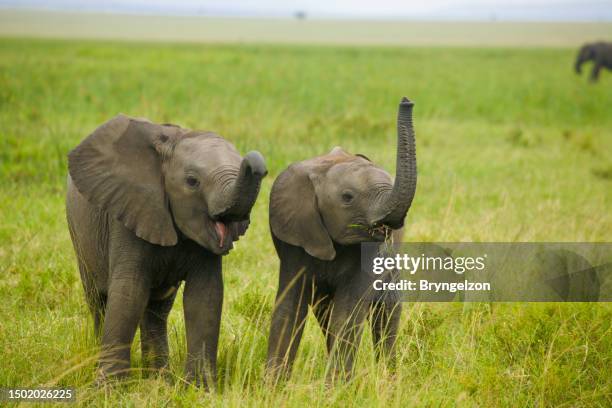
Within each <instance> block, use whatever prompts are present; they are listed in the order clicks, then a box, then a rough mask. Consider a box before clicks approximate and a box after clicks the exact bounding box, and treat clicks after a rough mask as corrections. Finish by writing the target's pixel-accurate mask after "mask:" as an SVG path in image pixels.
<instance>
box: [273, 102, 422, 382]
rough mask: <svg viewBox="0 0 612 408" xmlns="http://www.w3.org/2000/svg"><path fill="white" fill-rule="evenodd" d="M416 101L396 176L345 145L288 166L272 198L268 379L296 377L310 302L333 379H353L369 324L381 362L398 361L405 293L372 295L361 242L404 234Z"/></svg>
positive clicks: (402, 131)
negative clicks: (274, 276)
mask: <svg viewBox="0 0 612 408" xmlns="http://www.w3.org/2000/svg"><path fill="white" fill-rule="evenodd" d="M412 107H413V103H412V102H410V101H409V100H408V99H406V98H404V99H402V101H401V103H400V107H399V115H398V145H397V164H396V166H397V167H396V173H397V174H396V179H395V182H392V179H391V177H390V176H389V174H388V173H387V172H386V171H385V170H383V169H382V168H380V167H378V166H376V165H375V164H374V163H372V162H371V161H370V160H369V159H368V158H367V157H365V156H363V155H359V154H357V155H353V154H349V153H347V152H345V151H344V150H342V149H341V148H339V147H336V148H334V149H333V150H332V151H331V152H330V153H328V154H326V155H323V156H319V157H316V158H313V159H310V160H305V161H302V162H299V163H294V164H292V165H290V166H289V167H288V168H287V169H286V170H284V171H283V172H282V173H281V174H280V175H279V176H278V178H277V179H276V180H275V182H274V185H273V186H272V191H271V194H270V228H271V231H272V236H273V241H274V246H275V248H276V252H277V254H278V256H279V258H280V276H279V287H278V292H277V295H276V304H275V308H274V311H273V315H272V322H271V328H270V336H269V343H268V357H267V364H266V366H267V367H266V371H267V377H268V379H269V380H270V379H271V380H273V381H276V380H278V379H280V378H281V377H287V376H289V375H290V372H291V366H292V363H293V360H294V358H295V355H296V352H297V349H298V345H299V343H300V339H301V336H302V331H303V329H304V323H305V319H306V316H307V313H308V306H309V305H310V306H311V307H312V309H313V312H314V314H315V316H316V318H317V319H318V322H319V324H320V326H321V329H322V330H323V333H324V335H325V337H326V342H327V350H328V352H329V353H330V355H331V358H332V368H333V369H332V370H330V371H329V372H328V375H329V376H330V377H331V378H330V379H331V380H333V379H335V378H340V379H342V378H346V377H348V376H350V374H351V371H352V367H353V361H354V356H355V352H356V349H357V344H358V343H359V339H360V336H361V330H362V327H363V324H364V323H365V321H366V320H367V319H368V318H369V320H370V323H371V326H372V331H373V340H374V343H375V349H376V350H377V357H381V356H385V357H387V358H388V359H390V360H391V362H392V361H393V355H394V345H395V339H396V335H397V330H398V325H399V318H400V313H401V307H400V303H399V299H398V297H397V296H392V295H388V296H387V294H375V295H374V296H371V291H372V284H373V281H374V279H375V278H376V275H371V274H368V273H364V272H362V271H360V261H361V251H360V249H361V248H360V244H361V243H362V242H366V241H378V242H382V241H383V240H385V239H386V237H388V236H389V235H390V234H394V235H396V238H398V236H401V234H399V231H398V230H400V228H402V226H403V224H404V218H405V217H406V214H407V212H408V209H409V208H410V205H411V203H412V199H413V197H414V194H415V190H416V180H417V179H416V176H417V172H416V152H415V140H414V131H413V126H412Z"/></svg>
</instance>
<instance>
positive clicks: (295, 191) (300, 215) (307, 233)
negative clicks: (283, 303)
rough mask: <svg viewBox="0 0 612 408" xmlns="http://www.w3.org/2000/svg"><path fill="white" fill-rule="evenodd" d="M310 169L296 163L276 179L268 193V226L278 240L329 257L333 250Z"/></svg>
mask: <svg viewBox="0 0 612 408" xmlns="http://www.w3.org/2000/svg"><path fill="white" fill-rule="evenodd" d="M310 171H311V170H310V169H309V168H308V167H307V166H305V165H304V164H301V163H297V164H293V165H291V166H289V168H288V169H287V170H285V171H284V172H283V173H282V174H281V175H280V176H279V177H278V178H277V179H276V181H275V182H274V185H273V186H272V192H271V193H270V228H271V229H272V232H273V233H274V235H275V236H276V237H277V238H279V239H280V240H282V241H285V242H287V243H289V244H291V245H295V246H299V247H302V248H303V249H304V250H305V251H306V252H307V253H308V254H309V255H312V256H314V257H315V258H318V259H322V260H325V261H331V260H332V259H334V258H335V257H336V250H335V249H334V244H333V242H332V240H331V237H330V236H329V233H328V232H327V229H326V228H325V225H324V224H323V220H322V219H321V215H320V213H319V208H318V206H317V196H316V194H315V190H314V186H313V185H312V181H311V178H310V177H309V175H310Z"/></svg>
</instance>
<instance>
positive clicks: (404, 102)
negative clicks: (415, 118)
mask: <svg viewBox="0 0 612 408" xmlns="http://www.w3.org/2000/svg"><path fill="white" fill-rule="evenodd" d="M400 105H401V106H410V107H412V106H414V102H412V101H411V100H410V99H408V98H406V97H405V96H404V97H402V100H401V101H400Z"/></svg>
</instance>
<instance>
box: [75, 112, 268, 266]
mask: <svg viewBox="0 0 612 408" xmlns="http://www.w3.org/2000/svg"><path fill="white" fill-rule="evenodd" d="M68 168H69V172H70V177H71V178H72V180H73V182H74V184H75V186H76V188H77V189H78V190H79V192H80V193H81V194H83V195H84V196H85V197H86V198H87V200H88V201H89V202H90V203H92V204H93V205H95V206H97V207H99V208H100V209H102V210H103V211H106V212H107V213H108V214H109V215H110V216H112V217H113V218H115V219H117V220H119V221H120V222H122V223H123V224H124V225H125V226H126V227H127V228H128V229H130V230H131V231H133V232H134V233H135V234H136V235H137V236H138V237H140V238H142V239H144V240H146V241H148V242H150V243H152V244H157V245H162V246H173V245H176V244H177V242H178V239H179V237H180V236H183V237H187V238H189V239H191V240H193V241H195V242H196V243H198V244H199V245H201V246H202V247H204V248H206V249H208V250H209V251H211V252H213V253H215V254H224V253H227V252H228V251H229V250H230V249H231V248H232V242H233V241H235V240H237V239H238V238H239V236H240V235H242V234H244V232H245V231H246V228H247V227H248V223H249V213H250V211H251V208H252V206H253V204H254V202H255V199H256V198H257V194H258V192H259V187H260V184H261V179H262V178H263V177H264V176H265V175H266V174H267V170H266V166H265V163H264V159H263V157H262V156H261V154H260V153H258V152H255V151H253V152H250V153H247V154H246V156H245V157H244V158H242V157H241V156H240V154H239V153H238V151H237V150H236V148H235V147H234V146H233V145H232V144H230V143H229V142H228V141H226V140H225V139H223V138H221V137H220V136H218V135H216V134H214V133H210V132H198V131H190V130H186V129H182V128H180V127H178V126H175V125H157V124H154V123H151V122H149V121H147V120H144V119H134V118H130V117H127V116H124V115H119V116H117V117H115V118H113V119H111V120H110V121H108V122H106V123H105V124H103V125H102V126H100V127H99V128H98V129H96V130H95V131H94V132H93V133H92V134H91V135H90V136H88V137H87V138H86V139H85V140H84V141H83V142H82V143H81V144H80V145H78V146H77V147H76V148H75V149H74V150H73V151H71V152H70V154H69V156H68ZM181 234H182V235H181Z"/></svg>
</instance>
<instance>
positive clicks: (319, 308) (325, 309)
mask: <svg viewBox="0 0 612 408" xmlns="http://www.w3.org/2000/svg"><path fill="white" fill-rule="evenodd" d="M332 305H333V298H332V297H331V295H324V296H317V297H316V299H315V303H314V305H313V312H314V315H315V317H316V318H317V321H318V322H319V326H320V327H321V331H322V332H323V336H325V342H326V345H327V352H328V353H331V349H332V345H333V343H332V341H331V337H330V336H329V321H330V317H331V313H332Z"/></svg>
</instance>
